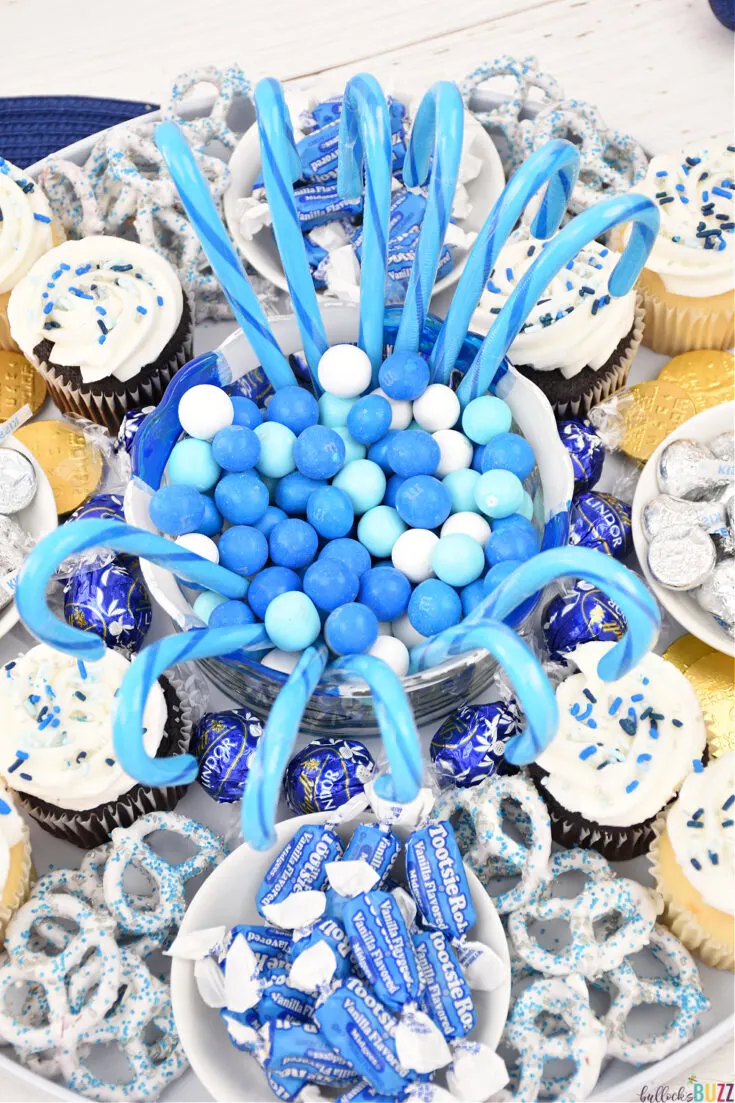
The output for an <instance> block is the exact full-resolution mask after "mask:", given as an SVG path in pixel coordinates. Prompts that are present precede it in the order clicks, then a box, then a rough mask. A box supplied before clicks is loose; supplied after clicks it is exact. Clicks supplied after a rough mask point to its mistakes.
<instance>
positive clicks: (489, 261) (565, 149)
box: [429, 139, 579, 384]
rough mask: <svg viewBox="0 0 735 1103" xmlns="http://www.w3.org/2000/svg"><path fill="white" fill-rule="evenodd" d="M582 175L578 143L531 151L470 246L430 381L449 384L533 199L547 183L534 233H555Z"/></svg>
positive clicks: (432, 358)
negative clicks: (486, 293) (495, 270)
mask: <svg viewBox="0 0 735 1103" xmlns="http://www.w3.org/2000/svg"><path fill="white" fill-rule="evenodd" d="M578 173H579V153H578V152H577V149H576V147H575V146H573V145H572V143H571V142H565V141H562V140H561V139H555V140H554V141H552V142H547V143H546V145H544V146H542V147H541V149H537V150H536V151H535V153H532V154H531V156H530V157H529V158H528V160H526V161H524V163H523V164H522V165H521V167H520V168H519V169H518V171H517V172H516V173H515V174H514V175H513V176H512V177H511V178H510V180H509V182H508V183H507V184H506V186H505V188H504V189H503V192H502V194H501V195H500V197H499V198H498V200H497V202H496V203H495V206H494V207H493V209H492V210H491V212H490V214H489V215H488V217H487V219H486V220H485V224H484V225H483V227H482V229H481V230H480V232H479V234H478V235H477V240H476V241H475V243H474V245H473V246H472V249H471V250H470V254H469V256H468V257H467V263H466V264H465V267H464V270H463V272H462V275H461V276H460V278H459V283H458V284H457V287H456V289H455V292H454V295H453V297H452V302H451V304H450V306H449V311H448V313H447V317H446V320H445V322H444V325H443V326H442V328H441V331H440V333H439V336H438V337H437V340H436V344H435V345H434V348H433V349H432V350H431V356H430V358H429V366H430V368H431V381H432V383H444V384H448V383H449V379H450V376H451V374H452V368H453V367H454V365H455V362H456V360H457V355H458V353H459V350H460V349H461V348H462V344H463V342H464V340H465V337H466V336H467V330H468V329H469V325H470V320H471V318H472V314H473V312H474V311H475V309H476V307H477V304H478V302H479V301H480V297H481V295H482V292H483V291H484V289H485V285H486V283H487V279H488V276H489V275H490V272H491V271H492V269H493V268H494V267H495V262H496V261H497V259H498V254H499V253H500V250H501V249H502V248H503V246H504V245H505V242H506V241H507V240H508V237H509V235H510V234H511V233H512V231H513V229H514V227H515V226H516V224H517V222H518V220H519V219H520V217H521V215H522V214H523V212H524V210H525V209H526V207H527V206H528V203H529V202H530V200H531V199H532V198H533V197H534V195H536V194H537V193H538V192H539V191H540V190H541V188H543V187H544V185H545V186H546V190H545V192H544V196H543V199H542V200H541V204H540V206H539V209H538V211H537V213H536V216H535V218H534V220H533V223H532V225H531V233H532V234H533V235H534V237H538V238H548V237H551V235H552V234H553V233H556V231H557V229H558V228H559V224H560V222H561V220H562V218H563V216H564V211H565V210H566V206H567V203H568V201H569V196H570V195H571V193H572V190H573V189H574V185H575V183H576V181H577V175H578Z"/></svg>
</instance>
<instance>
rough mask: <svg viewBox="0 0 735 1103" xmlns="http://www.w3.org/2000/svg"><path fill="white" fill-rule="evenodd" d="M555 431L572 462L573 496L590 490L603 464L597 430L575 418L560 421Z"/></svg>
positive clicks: (595, 483) (601, 445)
mask: <svg viewBox="0 0 735 1103" xmlns="http://www.w3.org/2000/svg"><path fill="white" fill-rule="evenodd" d="M557 429H558V431H559V437H560V439H561V442H562V444H563V445H564V447H565V448H566V450H567V452H568V453H569V458H570V460H571V461H572V471H573V472H574V492H575V494H581V493H582V492H583V491H585V490H592V487H593V486H596V485H597V483H598V482H599V481H600V476H601V475H602V465H603V464H604V462H605V446H604V444H603V443H602V441H601V439H600V437H599V435H598V433H597V430H596V429H595V427H594V426H593V425H590V423H589V422H588V421H582V419H581V418H576V417H574V418H570V420H569V421H560V422H559V424H558V425H557Z"/></svg>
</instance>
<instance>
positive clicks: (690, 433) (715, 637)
mask: <svg viewBox="0 0 735 1103" xmlns="http://www.w3.org/2000/svg"><path fill="white" fill-rule="evenodd" d="M734 422H735V401H733V402H723V403H721V405H719V406H713V407H712V409H710V410H703V411H702V413H701V414H696V415H695V416H694V417H691V418H689V420H688V421H685V422H684V424H683V425H680V426H679V427H678V429H674V431H673V433H669V435H668V437H667V438H666V440H664V441H662V442H661V444H660V445H659V446H658V448H657V449H656V451H655V452H654V453H653V455H652V456H651V458H650V459H649V460H648V462H647V464H646V466H645V467H644V468H643V471H642V472H641V476H640V478H639V480H638V485H637V487H636V492H635V497H634V498H633V510H632V524H633V543H634V545H635V552H636V555H637V557H638V562H639V563H640V564H641V567H642V569H643V573H644V575H645V578H646V582H647V583H648V585H649V586H650V588H651V590H653V592H654V594H655V595H656V598H657V600H658V601H659V602H660V603H661V605H663V607H664V609H666V610H667V612H669V613H670V614H671V616H672V617H673V618H674V619H675V620H676V621H678V622H679V624H681V625H682V627H683V628H685V629H686V631H687V632H691V634H692V635H693V636H696V637H697V639H699V640H702V642H703V643H707V644H709V645H710V647H714V648H715V649H716V650H717V651H722V652H724V653H725V654H726V655H735V640H733V638H732V636H730V635H729V634H728V633H727V632H726V631H725V629H724V628H721V627H720V625H719V624H718V623H717V621H716V620H715V618H714V617H713V616H712V614H711V613H708V612H706V610H704V609H702V608H701V607H700V606H699V605H698V603H697V602H696V601H695V599H694V597H693V596H692V595H691V594H690V593H686V592H679V591H676V590H669V589H667V588H666V587H665V586H662V585H661V584H660V583H658V582H656V580H655V579H654V577H653V575H652V574H651V571H650V568H649V566H648V540H647V538H646V534H645V532H644V529H643V511H644V509H645V507H646V505H647V504H648V502H649V501H650V500H651V499H652V498H655V497H656V495H657V494H658V493H659V489H658V478H657V472H658V464H659V459H660V458H661V453H662V452H663V451H664V450H665V449H666V448H667V446H668V445H669V444H671V443H672V441H675V440H695V441H698V442H699V443H701V444H707V443H708V442H709V441H711V440H713V439H714V437H716V436H718V435H719V434H720V433H725V432H727V431H729V430H732V428H733V423H734Z"/></svg>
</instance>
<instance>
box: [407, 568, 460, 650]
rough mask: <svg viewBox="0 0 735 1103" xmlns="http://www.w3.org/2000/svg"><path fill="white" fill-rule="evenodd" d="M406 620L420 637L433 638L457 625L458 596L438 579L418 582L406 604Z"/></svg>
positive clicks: (458, 615)
mask: <svg viewBox="0 0 735 1103" xmlns="http://www.w3.org/2000/svg"><path fill="white" fill-rule="evenodd" d="M408 619H409V621H410V622H411V625H412V627H413V628H415V629H416V631H417V632H420V633H421V635H422V636H434V635H436V633H437V632H443V631H444V629H445V628H451V627H452V626H453V625H455V624H459V622H460V620H461V619H462V602H461V600H460V597H459V594H458V593H457V591H456V590H454V589H453V588H452V587H451V586H448V585H447V583H446V582H441V581H440V580H439V579H438V578H427V579H426V581H425V582H420V583H419V584H418V586H417V587H416V589H415V590H414V592H413V593H412V594H411V599H410V601H409V603H408Z"/></svg>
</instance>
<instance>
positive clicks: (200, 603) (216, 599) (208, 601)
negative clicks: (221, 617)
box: [192, 590, 227, 624]
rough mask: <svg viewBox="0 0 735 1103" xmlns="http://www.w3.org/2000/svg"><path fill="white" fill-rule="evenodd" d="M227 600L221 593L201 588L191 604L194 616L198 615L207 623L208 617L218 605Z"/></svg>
mask: <svg viewBox="0 0 735 1103" xmlns="http://www.w3.org/2000/svg"><path fill="white" fill-rule="evenodd" d="M226 601H227V598H226V597H222V594H215V593H214V592H213V591H212V590H203V591H202V592H201V594H199V596H198V597H197V599H196V601H195V602H194V604H193V605H192V609H193V611H194V616H195V617H199V620H203V621H204V623H205V624H209V618H210V617H211V615H212V613H213V612H214V610H215V609H216V608H217V606H218V605H224V603H225V602H226Z"/></svg>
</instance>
